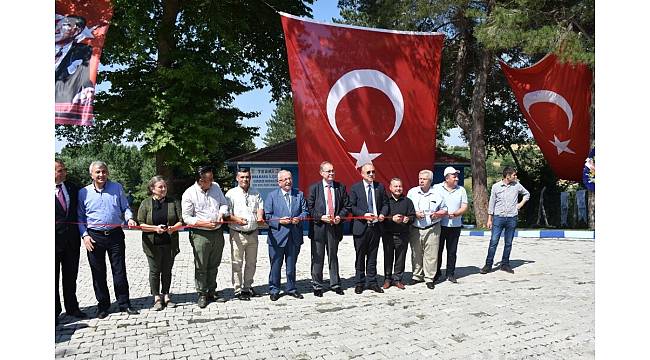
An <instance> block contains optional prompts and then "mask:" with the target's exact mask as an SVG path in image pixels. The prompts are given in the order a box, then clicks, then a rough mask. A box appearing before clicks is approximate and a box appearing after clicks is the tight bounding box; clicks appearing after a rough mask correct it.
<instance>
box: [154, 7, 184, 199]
mask: <svg viewBox="0 0 650 360" xmlns="http://www.w3.org/2000/svg"><path fill="white" fill-rule="evenodd" d="M162 5H163V11H162V15H161V18H160V29H159V30H158V58H157V67H158V68H168V67H171V65H172V52H173V51H174V48H175V47H176V42H175V41H174V27H175V25H176V18H177V17H178V13H179V12H180V2H179V0H165V1H163V4H162ZM155 158H156V174H158V175H162V176H164V177H165V178H167V186H168V190H167V191H168V192H169V193H170V194H174V189H173V188H174V181H173V180H174V179H172V175H173V172H172V169H171V167H170V166H169V164H168V163H167V154H166V152H165V150H164V149H161V150H158V151H157V152H156V155H155Z"/></svg>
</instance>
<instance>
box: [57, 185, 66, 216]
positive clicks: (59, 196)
mask: <svg viewBox="0 0 650 360" xmlns="http://www.w3.org/2000/svg"><path fill="white" fill-rule="evenodd" d="M56 188H57V189H58V190H59V191H57V193H56V198H57V199H58V200H59V204H61V207H63V211H65V212H67V211H68V206H67V205H66V204H65V196H63V188H62V187H61V184H59V185H57V186H56Z"/></svg>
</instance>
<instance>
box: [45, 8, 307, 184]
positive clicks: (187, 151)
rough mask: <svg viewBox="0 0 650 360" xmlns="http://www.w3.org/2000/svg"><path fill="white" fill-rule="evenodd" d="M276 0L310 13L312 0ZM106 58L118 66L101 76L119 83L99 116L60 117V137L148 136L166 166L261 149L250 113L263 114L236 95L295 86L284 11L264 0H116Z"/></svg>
mask: <svg viewBox="0 0 650 360" xmlns="http://www.w3.org/2000/svg"><path fill="white" fill-rule="evenodd" d="M267 2H268V3H269V4H270V5H271V6H273V7H275V8H276V9H277V10H280V11H286V12H289V13H292V14H295V15H298V16H307V15H309V14H310V9H309V8H308V7H307V6H306V5H305V3H307V4H311V3H312V2H313V1H312V0H304V1H299V0H282V1H280V0H275V1H273V0H267ZM102 62H103V63H104V64H106V65H107V66H108V67H109V68H110V70H109V71H103V72H100V73H99V74H98V82H99V83H104V84H110V89H109V90H108V91H105V92H101V93H98V94H97V98H96V102H95V110H96V125H95V126H94V127H91V128H84V127H70V126H57V136H58V137H59V138H66V139H67V140H68V142H69V143H71V144H74V145H80V144H86V143H93V144H102V143H107V142H108V143H110V142H113V143H119V142H120V141H122V140H128V141H139V142H144V145H143V146H142V151H143V152H144V153H146V154H147V155H155V156H156V159H157V161H156V166H157V167H158V171H160V170H161V168H160V167H167V168H172V169H179V168H180V169H181V170H182V171H181V173H182V172H189V171H190V169H192V168H193V167H194V166H196V165H198V164H204V163H212V164H213V165H216V166H220V165H221V164H223V161H224V160H225V159H227V158H229V157H232V156H234V155H237V154H240V153H243V152H246V151H250V150H252V149H254V146H253V143H252V138H253V137H254V136H256V135H257V128H254V127H249V126H245V121H246V120H247V119H250V118H252V117H255V116H256V115H257V113H255V112H242V111H241V110H239V109H237V108H235V107H233V106H232V103H233V100H234V97H235V96H236V95H239V94H242V93H244V92H246V91H248V90H251V89H253V88H260V87H262V86H264V85H265V84H270V85H271V89H272V94H273V96H274V98H275V99H279V97H280V94H284V93H286V92H287V91H288V89H289V76H288V67H287V62H286V54H285V50H284V39H283V35H282V27H281V23H280V19H279V16H278V14H277V13H276V12H275V11H274V10H273V9H271V8H269V7H268V6H266V5H264V4H263V3H262V2H248V1H232V0H231V1H205V0H204V1H176V0H162V1H150V0H115V1H114V16H113V19H112V21H111V27H110V29H109V31H108V33H107V39H106V43H105V47H104V50H103V54H102ZM100 87H101V85H100ZM174 172H177V171H176V170H175V171H174Z"/></svg>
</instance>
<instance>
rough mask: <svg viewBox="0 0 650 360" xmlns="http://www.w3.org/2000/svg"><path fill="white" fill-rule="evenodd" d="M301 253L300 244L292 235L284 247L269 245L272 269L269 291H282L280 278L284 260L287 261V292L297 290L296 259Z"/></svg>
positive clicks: (276, 292) (274, 292)
mask: <svg viewBox="0 0 650 360" xmlns="http://www.w3.org/2000/svg"><path fill="white" fill-rule="evenodd" d="M298 254H300V245H298V244H297V243H296V242H295V241H294V240H293V238H292V237H291V235H289V240H287V243H286V245H285V246H284V247H279V246H277V245H269V258H270V260H271V271H270V272H269V292H270V293H271V294H278V293H279V292H280V278H281V271H282V262H283V261H284V262H285V263H286V268H285V271H286V275H287V285H286V286H285V288H284V290H285V292H287V293H289V292H294V291H296V261H297V260H298Z"/></svg>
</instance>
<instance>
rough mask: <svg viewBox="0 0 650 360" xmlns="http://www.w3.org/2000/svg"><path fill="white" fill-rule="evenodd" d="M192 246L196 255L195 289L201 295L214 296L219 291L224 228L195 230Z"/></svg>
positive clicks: (192, 234)
mask: <svg viewBox="0 0 650 360" xmlns="http://www.w3.org/2000/svg"><path fill="white" fill-rule="evenodd" d="M190 244H191V245H192V251H193V253H194V287H195V288H196V292H197V293H199V294H201V295H209V296H212V295H214V294H215V292H216V291H217V271H218V269H219V265H221V256H222V255H223V247H224V238H223V228H219V229H217V230H202V229H193V230H192V231H191V232H190Z"/></svg>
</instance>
